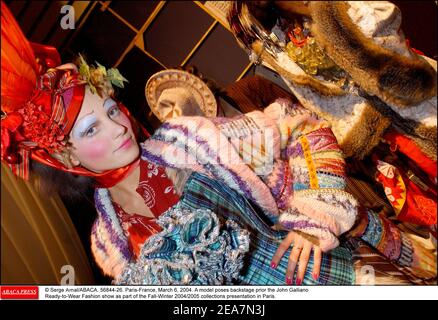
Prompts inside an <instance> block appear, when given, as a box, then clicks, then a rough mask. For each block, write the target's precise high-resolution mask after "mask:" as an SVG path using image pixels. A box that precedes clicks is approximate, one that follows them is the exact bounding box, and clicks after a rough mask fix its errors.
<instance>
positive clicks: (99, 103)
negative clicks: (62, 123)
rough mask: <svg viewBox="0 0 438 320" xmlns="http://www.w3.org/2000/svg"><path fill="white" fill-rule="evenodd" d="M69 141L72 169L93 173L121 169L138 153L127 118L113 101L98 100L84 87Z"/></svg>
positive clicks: (105, 97) (106, 99)
mask: <svg viewBox="0 0 438 320" xmlns="http://www.w3.org/2000/svg"><path fill="white" fill-rule="evenodd" d="M69 141H70V142H71V143H72V146H73V148H72V149H71V161H72V163H73V165H75V166H77V165H82V166H83V167H85V168H87V169H89V170H91V171H94V172H102V171H105V170H110V169H116V168H120V167H124V166H126V165H128V164H130V163H131V162H133V161H134V160H136V159H137V158H138V156H139V153H140V150H139V146H138V144H137V141H136V139H135V135H134V132H133V130H132V126H131V123H130V121H129V118H128V117H127V116H126V115H125V114H124V113H123V112H122V111H121V110H120V109H119V107H118V105H117V103H116V101H114V100H113V99H111V98H110V97H108V96H104V97H103V98H101V97H100V96H99V95H98V94H93V93H92V92H91V91H90V89H89V88H88V87H86V91H85V97H84V101H83V103H82V108H81V111H80V113H79V115H78V117H77V120H76V122H75V124H74V126H73V129H72V130H71V132H70V140H69Z"/></svg>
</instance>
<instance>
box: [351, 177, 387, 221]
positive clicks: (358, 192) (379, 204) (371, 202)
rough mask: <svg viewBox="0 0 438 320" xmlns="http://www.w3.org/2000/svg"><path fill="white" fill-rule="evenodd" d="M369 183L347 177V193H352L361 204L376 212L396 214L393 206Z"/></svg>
mask: <svg viewBox="0 0 438 320" xmlns="http://www.w3.org/2000/svg"><path fill="white" fill-rule="evenodd" d="M373 187H374V188H375V186H371V185H370V184H369V183H367V182H365V181H363V180H360V179H357V178H354V177H347V186H346V188H345V191H347V192H349V193H351V194H352V195H353V196H354V197H355V198H356V199H357V200H358V201H359V203H360V204H361V205H362V206H364V207H366V208H369V209H373V210H374V211H376V212H380V213H383V214H385V215H386V216H390V215H393V214H394V210H393V209H392V207H391V205H390V204H389V203H388V202H387V201H385V200H384V199H383V198H382V197H381V196H380V195H379V194H378V193H377V192H376V191H375V190H373Z"/></svg>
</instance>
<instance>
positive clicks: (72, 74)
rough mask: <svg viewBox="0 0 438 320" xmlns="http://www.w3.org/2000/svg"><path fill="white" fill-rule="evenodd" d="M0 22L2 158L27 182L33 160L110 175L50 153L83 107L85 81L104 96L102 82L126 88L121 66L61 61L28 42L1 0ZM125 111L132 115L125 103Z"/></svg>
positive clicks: (60, 143)
mask: <svg viewBox="0 0 438 320" xmlns="http://www.w3.org/2000/svg"><path fill="white" fill-rule="evenodd" d="M1 25H2V28H1V40H2V41H1V71H2V72H1V80H2V81H1V109H2V113H1V159H2V161H5V162H6V163H7V164H8V165H9V166H10V167H11V169H12V171H13V172H14V173H15V174H16V175H17V176H20V177H22V178H24V179H26V180H27V179H28V176H29V169H28V166H29V158H32V159H34V160H37V161H39V162H41V163H43V164H46V165H48V166H51V167H55V168H57V169H61V170H63V171H68V172H72V173H75V174H80V175H86V176H93V177H96V178H98V179H99V177H106V176H108V174H110V172H104V173H100V174H96V173H94V172H91V171H89V170H87V169H85V168H73V169H70V168H67V167H66V166H65V165H63V164H62V163H61V162H59V161H57V160H56V159H54V158H53V157H52V156H51V155H50V154H51V153H53V152H59V151H61V150H62V149H63V148H64V147H65V145H66V139H65V137H66V136H67V135H68V134H69V132H70V130H71V129H72V126H73V124H74V123H75V120H76V117H77V116H78V114H79V112H80V110H81V106H82V102H83V99H84V95H85V85H88V86H89V87H90V89H91V90H92V91H93V92H94V93H96V92H97V93H99V94H100V92H98V91H99V89H102V88H98V87H97V84H98V83H102V84H103V85H104V86H106V87H107V89H108V88H109V89H112V87H111V84H114V85H116V86H118V87H123V82H124V81H127V80H126V79H125V78H124V77H123V76H122V75H121V74H120V73H119V72H118V70H117V69H113V68H112V69H109V70H106V69H105V67H103V66H102V65H100V64H97V67H94V66H89V65H88V64H87V63H86V62H85V60H84V59H83V57H82V56H80V65H79V69H78V68H77V66H76V65H75V64H73V63H69V64H64V65H60V64H61V58H60V56H59V53H58V52H57V50H56V48H54V47H49V46H43V45H39V44H36V43H31V42H29V41H28V40H27V39H26V37H25V36H24V34H23V33H22V31H21V29H20V27H19V25H18V24H17V22H16V21H15V19H14V17H13V15H12V14H11V12H10V11H9V9H8V8H7V6H6V5H5V4H4V3H3V2H2V3H1ZM121 109H122V111H123V112H125V113H126V114H127V115H128V116H130V114H129V112H128V110H127V109H126V108H125V107H124V106H123V105H121ZM131 120H132V118H131ZM144 131H145V130H144ZM104 180H105V179H104ZM112 180H114V179H112Z"/></svg>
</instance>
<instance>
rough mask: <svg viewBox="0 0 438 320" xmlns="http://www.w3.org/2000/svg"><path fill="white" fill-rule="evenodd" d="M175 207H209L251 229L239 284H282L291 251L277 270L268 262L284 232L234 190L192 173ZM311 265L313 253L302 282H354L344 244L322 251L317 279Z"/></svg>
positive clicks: (351, 265) (332, 283) (320, 283)
mask: <svg viewBox="0 0 438 320" xmlns="http://www.w3.org/2000/svg"><path fill="white" fill-rule="evenodd" d="M178 206H181V207H183V208H184V207H185V208H190V209H196V208H206V209H210V210H213V211H215V212H216V213H217V214H218V215H219V216H224V217H227V218H229V219H232V220H235V221H237V222H239V223H241V224H242V225H244V226H245V228H247V229H248V230H250V232H251V233H250V250H249V257H248V260H247V264H246V265H245V266H244V270H243V272H242V274H241V276H240V281H239V283H240V284H251V285H284V284H285V280H286V276H285V274H286V268H287V262H288V257H289V254H290V250H288V251H287V252H286V253H285V255H284V256H283V258H282V259H281V261H280V263H279V265H278V267H277V268H276V269H272V268H271V267H270V261H271V259H272V256H273V255H274V252H275V251H276V250H277V248H278V245H279V243H280V241H281V239H282V238H283V237H284V236H285V234H286V233H284V232H278V231H274V230H273V229H271V228H270V226H269V225H268V224H267V223H266V221H267V220H265V219H264V216H263V214H262V215H261V214H260V213H259V212H256V209H255V207H254V206H252V205H251V203H249V202H248V201H247V200H246V199H245V198H243V197H242V196H240V195H239V194H238V193H237V192H235V191H233V190H232V189H230V188H229V187H227V186H225V185H224V184H221V183H219V182H218V181H216V180H212V179H209V178H207V177H205V176H204V175H201V174H199V173H193V174H192V175H191V176H190V177H189V179H188V181H187V183H186V186H185V190H184V193H183V196H182V198H181V199H180V202H179V203H178ZM312 268H313V255H311V257H310V260H309V264H308V268H307V270H306V274H305V277H304V280H303V284H305V285H350V284H354V282H355V273H354V268H353V264H352V256H351V253H350V251H349V250H348V249H347V248H345V247H343V246H340V247H338V248H336V249H334V250H332V251H331V252H330V254H323V261H322V266H321V273H320V277H319V279H318V281H315V280H314V279H313V278H312Z"/></svg>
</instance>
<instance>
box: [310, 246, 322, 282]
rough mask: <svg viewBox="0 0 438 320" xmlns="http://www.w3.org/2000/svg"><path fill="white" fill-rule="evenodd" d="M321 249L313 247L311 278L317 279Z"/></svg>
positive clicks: (319, 270) (319, 269)
mask: <svg viewBox="0 0 438 320" xmlns="http://www.w3.org/2000/svg"><path fill="white" fill-rule="evenodd" d="M321 262H322V251H321V249H320V248H319V247H317V246H314V247H313V274H312V276H313V279H314V280H318V278H319V274H320V272H321Z"/></svg>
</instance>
